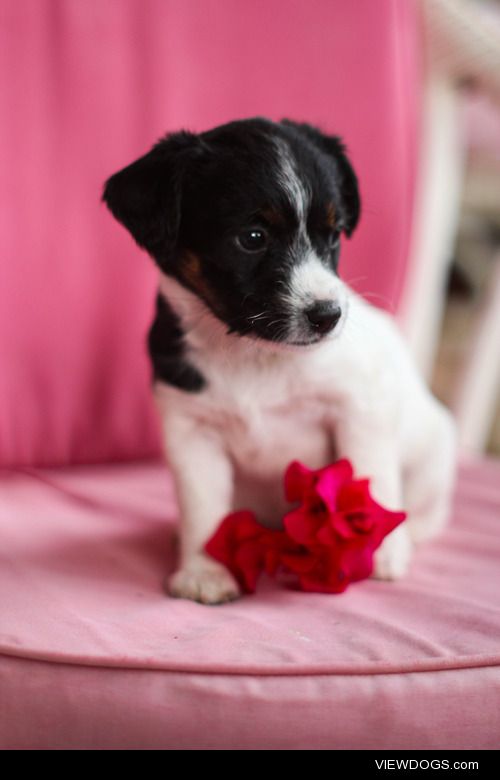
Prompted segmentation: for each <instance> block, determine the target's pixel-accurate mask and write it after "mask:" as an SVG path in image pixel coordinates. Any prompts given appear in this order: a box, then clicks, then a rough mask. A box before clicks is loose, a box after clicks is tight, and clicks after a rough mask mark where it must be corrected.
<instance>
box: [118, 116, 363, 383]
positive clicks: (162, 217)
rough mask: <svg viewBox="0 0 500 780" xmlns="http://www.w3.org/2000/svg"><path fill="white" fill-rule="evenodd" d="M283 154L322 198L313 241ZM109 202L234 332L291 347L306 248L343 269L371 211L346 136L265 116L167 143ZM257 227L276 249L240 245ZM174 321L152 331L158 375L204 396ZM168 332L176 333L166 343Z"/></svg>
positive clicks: (131, 169) (314, 204)
mask: <svg viewBox="0 0 500 780" xmlns="http://www.w3.org/2000/svg"><path fill="white" fill-rule="evenodd" d="M283 152H284V153H285V156H286V158H287V159H289V160H290V161H291V165H292V168H293V170H294V171H295V172H296V173H297V174H298V176H299V178H300V181H301V183H302V184H303V186H304V187H305V188H306V190H307V191H308V192H310V193H311V199H310V204H309V210H308V214H307V226H306V230H307V237H304V227H302V228H300V229H299V219H298V216H297V213H296V209H295V208H294V204H293V203H292V202H291V198H290V195H289V193H288V194H287V192H286V188H284V187H283V186H280V185H279V175H280V170H281V168H280V165H281V166H282V162H283V160H282V157H283ZM103 198H104V200H105V202H106V203H107V205H108V207H109V208H110V210H111V211H112V213H113V214H114V216H115V217H116V218H117V219H118V220H119V221H120V222H121V223H122V224H123V225H124V226H125V227H126V228H127V229H128V230H129V231H130V232H131V234H132V236H133V237H134V239H135V240H136V241H137V243H138V244H139V245H140V246H141V247H143V248H144V249H146V250H147V252H148V253H149V254H150V255H151V256H152V257H153V258H154V260H155V261H156V263H157V264H158V265H159V267H160V268H161V270H162V271H163V272H164V273H165V274H167V275H170V276H173V277H174V278H175V279H177V281H179V282H180V283H181V284H182V285H184V286H185V287H187V288H188V289H190V290H191V291H192V292H194V293H195V294H196V295H198V296H199V297H201V298H202V299H203V300H204V302H205V304H206V305H207V306H208V307H209V308H210V309H211V311H212V313H213V314H214V315H215V316H216V317H217V318H218V319H219V320H221V321H222V322H224V323H225V325H226V327H227V329H228V332H233V333H238V334H240V335H252V336H255V337H259V338H262V339H267V340H272V341H279V340H280V339H282V338H283V333H284V329H285V317H286V316H287V315H286V312H285V310H284V308H283V303H282V298H281V297H280V293H282V291H283V287H284V285H285V284H286V280H287V278H288V276H289V274H290V268H291V266H292V265H293V264H294V263H295V262H300V248H301V242H302V245H304V243H307V241H308V242H310V244H311V245H312V246H313V248H314V250H315V252H316V254H317V256H318V257H319V258H321V260H322V262H323V263H325V265H327V266H328V267H330V268H331V269H332V270H334V271H335V272H337V267H338V260H339V250H340V246H339V243H338V242H337V241H336V239H337V237H338V235H339V234H340V232H344V233H345V234H346V235H347V236H350V235H351V233H352V231H353V230H354V228H355V227H356V225H357V223H358V219H359V212H360V200H359V193H358V185H357V179H356V176H355V174H354V171H353V169H352V167H351V165H350V163H349V161H348V159H347V157H346V152H345V148H344V146H343V145H342V143H341V141H340V139H339V138H337V137H335V136H327V135H324V134H323V133H322V132H321V131H319V130H318V129H316V128H314V127H312V126H310V125H306V124H297V123H295V122H292V121H290V120H283V121H282V122H280V123H275V122H271V121H269V120H267V119H261V118H256V119H248V120H242V121H237V122H231V123H229V124H227V125H223V126H221V127H217V128H215V129H213V130H209V131H207V132H205V133H201V134H200V135H195V134H192V133H187V132H180V133H174V134H173V135H170V136H167V137H166V138H164V139H163V140H161V141H159V142H158V143H157V144H156V145H155V146H154V147H153V149H152V150H151V151H150V152H149V153H148V154H146V155H145V156H144V157H141V158H140V159H139V160H137V161H136V162H134V163H132V165H129V166H128V167H127V168H125V169H123V170H122V171H120V172H119V173H117V174H115V175H114V176H112V177H111V178H110V179H109V180H108V182H107V183H106V185H105V189H104V195H103ZM329 214H330V217H329ZM332 215H334V216H332ZM333 221H334V222H335V224H334V226H333V227H332V223H333ZM249 229H250V230H260V231H265V234H266V237H267V238H266V240H267V243H266V247H265V250H263V251H259V252H251V253H249V252H245V251H242V248H241V244H239V237H241V235H243V233H242V231H246V230H249ZM305 238H307V241H306V240H305ZM262 312H267V314H266V315H265V316H259V315H261V313H262ZM172 314H173V312H172V313H170V314H169V315H168V316H166V315H165V313H164V312H163V313H162V312H160V315H159V317H158V318H157V321H156V322H155V324H154V326H153V329H152V336H151V337H150V345H151V343H152V342H153V352H152V357H153V361H154V364H155V374H156V375H157V376H158V378H161V379H162V380H163V381H169V382H171V383H172V384H176V385H177V386H181V385H180V384H179V382H181V383H184V384H185V385H186V387H185V388H184V389H187V390H199V389H201V388H202V387H203V378H202V377H200V376H199V374H198V372H197V371H196V369H195V368H193V367H192V366H189V364H187V363H185V356H184V354H183V352H182V333H181V332H180V325H179V322H178V321H177V322H173V320H172ZM162 328H165V329H171V330H172V334H171V335H165V336H162V334H161V332H160V331H161V329H162ZM163 339H164V340H163ZM157 346H160V349H157ZM167 348H168V349H170V350H171V354H172V361H170V359H169V358H168V357H167V353H166V349H167ZM158 356H160V357H158Z"/></svg>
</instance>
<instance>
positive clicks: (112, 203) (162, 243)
mask: <svg viewBox="0 0 500 780" xmlns="http://www.w3.org/2000/svg"><path fill="white" fill-rule="evenodd" d="M199 146H200V143H199V138H198V136H196V135H194V134H193V133H188V132H184V131H181V132H179V133H173V134H172V135H169V136H167V137H166V138H164V139H162V140H161V141H159V142H158V143H157V144H156V146H154V147H153V148H152V149H151V151H150V152H148V154H145V155H144V157H141V158H140V159H139V160H136V161H135V162H133V163H132V164H131V165H128V166H127V167H126V168H123V170H121V171H118V173H115V174H114V175H113V176H111V178H109V179H108V181H107V182H106V184H105V186H104V192H103V196H102V197H103V200H104V202H105V203H106V205H107V206H108V208H109V209H110V211H111V212H112V214H113V216H114V217H116V219H117V220H118V221H119V222H121V223H122V225H124V227H126V228H127V230H128V231H129V232H130V233H131V234H132V236H133V237H134V239H135V240H136V242H137V243H138V244H139V246H141V247H142V248H143V249H145V250H146V251H147V252H148V253H149V254H150V255H151V257H152V258H153V259H154V260H156V262H157V263H158V264H159V265H160V266H161V267H164V268H168V265H169V261H170V259H171V257H172V256H173V254H174V252H175V248H176V244H177V236H178V231H179V225H180V220H181V202H182V189H183V183H184V179H185V176H186V172H187V168H188V165H189V163H190V162H191V160H192V158H193V156H196V152H197V151H199Z"/></svg>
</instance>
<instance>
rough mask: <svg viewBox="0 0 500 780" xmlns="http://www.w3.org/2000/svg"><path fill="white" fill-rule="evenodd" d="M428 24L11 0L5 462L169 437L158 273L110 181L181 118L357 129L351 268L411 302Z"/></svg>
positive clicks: (2, 137) (394, 298)
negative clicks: (153, 390)
mask: <svg viewBox="0 0 500 780" xmlns="http://www.w3.org/2000/svg"><path fill="white" fill-rule="evenodd" d="M419 40H420V36H419V29H418V19H417V18H416V7H415V3H414V2H410V0H407V2H404V3H401V2H399V0H377V2H376V3H374V2H373V0H356V2H349V3H346V2H342V0H311V2H307V3H305V2H303V1H302V0H252V2H235V0H190V1H189V2H186V1H185V0H85V2H82V1H81V0H23V2H19V0H1V1H0V74H1V75H0V78H1V79H2V83H1V85H0V149H1V151H2V154H1V155H0V167H1V169H0V257H1V263H0V464H3V465H33V464H38V465H48V464H68V463H75V462H90V461H93V462H95V461H106V460H110V459H112V460H123V459H129V458H134V457H143V456H148V455H151V454H153V453H156V452H157V451H158V442H157V436H156V425H155V420H154V415H153V412H152V405H151V401H150V396H149V387H148V385H149V369H148V365H147V361H146V359H145V356H144V345H143V342H144V335H145V332H146V329H147V324H148V321H149V319H150V317H151V311H152V298H153V288H154V284H155V273H154V270H153V267H152V264H151V263H150V262H149V261H148V259H147V258H146V257H145V256H143V255H142V254H141V252H140V251H139V250H138V249H137V247H135V246H134V244H133V242H132V240H131V239H130V237H129V236H128V235H126V233H125V231H124V230H123V229H122V228H120V227H119V226H118V225H117V224H116V223H114V222H113V220H112V218H111V216H110V215H109V214H107V213H106V210H105V208H104V207H103V206H102V205H101V204H100V202H99V198H100V193H101V188H102V183H103V181H104V179H105V178H106V177H107V176H108V175H109V174H110V173H112V172H114V171H115V170H117V169H118V168H119V167H121V166H123V165H125V164H127V163H128V162H130V161H131V160H132V159H134V158H135V157H136V156H138V155H139V154H141V153H143V152H144V151H145V150H146V149H147V148H148V147H149V146H150V145H151V143H152V141H154V140H156V138H157V137H158V136H160V135H161V134H163V133H164V132H165V131H167V130H174V129H178V128H180V127H188V128H191V129H195V130H201V129H206V128H207V127H210V126H213V125H215V124H218V123H220V122H223V121H226V120H229V119H233V118H236V117H245V116H250V115H255V114H264V115H268V116H270V117H273V118H280V117H282V116H284V115H286V116H289V117H292V118H299V119H303V120H308V121H310V122H315V123H319V124H320V125H322V126H323V127H324V128H325V129H326V130H330V131H334V132H338V133H340V134H342V135H344V136H345V138H346V140H347V143H348V146H349V148H350V150H351V152H352V158H353V160H354V163H355V166H356V168H357V170H358V171H359V174H360V179H361V189H362V196H363V202H364V216H363V220H362V224H361V227H360V229H359V232H358V233H356V235H355V237H354V239H353V240H352V242H351V243H349V244H348V245H347V246H346V249H345V253H344V260H343V273H344V276H345V278H346V279H348V280H352V281H353V283H354V285H355V286H356V287H358V288H360V289H361V290H363V291H365V292H366V294H367V295H368V296H369V297H370V298H371V299H372V300H373V301H374V302H375V303H378V304H380V305H382V306H387V307H389V308H394V307H395V306H396V305H397V302H398V299H399V293H400V290H401V284H402V280H403V277H404V272H405V263H406V257H407V247H408V239H409V228H410V219H411V212H412V198H413V191H414V178H415V167H416V146H417V145H416V135H417V131H418V107H419V90H418V86H419V84H420V59H419Z"/></svg>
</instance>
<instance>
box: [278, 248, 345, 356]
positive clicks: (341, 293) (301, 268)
mask: <svg viewBox="0 0 500 780" xmlns="http://www.w3.org/2000/svg"><path fill="white" fill-rule="evenodd" d="M282 301H283V304H284V307H285V308H286V309H287V311H288V313H289V319H290V325H289V329H288V337H289V339H290V340H291V341H299V342H300V341H308V340H309V338H310V329H309V330H308V329H307V322H306V321H305V318H304V311H305V310H306V309H307V308H309V307H310V306H312V305H313V304H317V303H321V302H322V301H325V302H326V301H333V302H334V303H336V304H337V305H338V306H339V307H340V309H341V310H342V313H343V316H344V318H345V314H346V308H347V296H346V293H345V285H344V284H342V282H341V281H340V279H339V278H338V276H335V274H333V273H332V272H331V270H330V269H329V268H327V267H326V266H325V264H324V263H322V262H321V260H320V259H319V257H318V256H317V255H316V253H315V252H314V250H313V249H312V248H310V249H309V251H308V252H307V254H306V258H305V260H303V261H302V262H300V263H297V264H296V265H295V266H294V267H293V269H292V272H291V274H290V279H289V282H288V285H287V288H286V291H285V294H284V295H283V296H282ZM342 324H343V320H342V318H341V320H340V321H339V322H338V323H337V325H336V335H337V334H338V333H339V331H340V329H341V328H342Z"/></svg>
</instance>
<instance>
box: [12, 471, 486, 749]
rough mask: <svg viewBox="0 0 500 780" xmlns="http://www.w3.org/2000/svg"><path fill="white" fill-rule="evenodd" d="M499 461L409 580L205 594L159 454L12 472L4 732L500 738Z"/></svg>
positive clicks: (103, 740) (198, 740)
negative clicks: (183, 555)
mask: <svg viewBox="0 0 500 780" xmlns="http://www.w3.org/2000/svg"><path fill="white" fill-rule="evenodd" d="M499 473H500V471H499V465H498V463H494V462H486V463H477V464H471V465H468V466H467V467H464V468H463V469H462V472H461V476H460V483H459V484H460V487H459V491H458V495H457V500H456V503H455V511H454V516H453V523H452V525H451V527H450V528H449V530H448V531H447V532H446V533H445V535H444V536H443V537H442V539H440V540H439V541H437V542H435V543H433V544H431V545H428V546H427V547H424V548H422V549H421V550H419V552H418V554H417V556H416V558H415V560H414V564H413V566H412V570H411V573H410V575H409V577H408V578H407V579H405V580H403V581H401V582H400V583H397V584H389V583H380V582H374V581H365V582H363V583H359V584H357V585H354V586H352V587H351V588H350V589H349V590H348V591H347V592H346V593H345V594H343V595H340V596H331V595H328V596H324V595H317V594H314V595H312V594H304V593H299V592H291V591H287V590H284V589H282V588H279V587H278V586H276V585H274V584H273V583H271V582H268V583H266V585H265V586H264V587H263V588H262V589H261V590H259V592H258V593H257V594H256V595H255V596H248V597H245V598H243V599H242V600H241V601H239V602H236V603H234V604H228V605H224V606H221V607H205V606H202V605H199V604H195V603H191V602H187V601H180V600H179V601H176V600H171V599H168V598H167V597H166V596H165V595H164V594H163V592H162V587H161V583H162V580H163V577H164V576H165V574H166V573H167V572H168V571H169V570H171V569H172V567H173V565H174V561H173V558H174V547H175V516H176V510H175V506H174V502H173V496H172V488H171V484H170V480H169V477H168V474H167V473H166V471H165V470H164V468H163V467H162V466H161V465H159V464H155V463H151V464H142V465H141V464H136V465H133V464H129V465H121V466H118V465H115V466H100V467H99V466H86V467H74V468H72V469H65V470H62V469H60V470H12V471H7V472H4V473H3V475H2V476H1V481H0V491H1V496H2V498H1V500H0V527H1V528H2V544H1V546H0V593H1V594H2V606H1V610H0V691H1V694H2V695H1V698H0V748H26V747H30V748H33V747H37V748H48V747H80V748H82V747H87V748H88V747H94V748H111V747H114V748H117V747H142V748H145V747H163V748H174V747H195V748H202V747H205V748H206V747H212V748H215V747H219V748H228V747H240V748H257V747H260V748H264V747H268V748H269V747H275V748H276V747H280V748H284V747H288V748H294V747H295V748H298V747H310V748H311V747H312V748H321V747H330V748H346V747H354V748H368V747H378V748H387V749H389V748H392V749H395V748H398V747H399V748H406V749H410V748H413V749H415V748H417V749H424V748H430V747H436V748H442V749H443V748H494V747H498V735H499V734H500V709H499V707H498V686H499V685H500V605H499V602H498V593H499V590H500V570H499V566H498V562H499V559H500V534H499V525H498V524H499V520H500V490H499V487H498V483H499Z"/></svg>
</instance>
